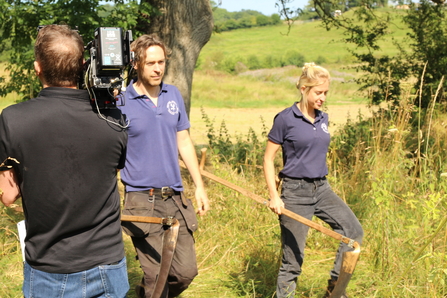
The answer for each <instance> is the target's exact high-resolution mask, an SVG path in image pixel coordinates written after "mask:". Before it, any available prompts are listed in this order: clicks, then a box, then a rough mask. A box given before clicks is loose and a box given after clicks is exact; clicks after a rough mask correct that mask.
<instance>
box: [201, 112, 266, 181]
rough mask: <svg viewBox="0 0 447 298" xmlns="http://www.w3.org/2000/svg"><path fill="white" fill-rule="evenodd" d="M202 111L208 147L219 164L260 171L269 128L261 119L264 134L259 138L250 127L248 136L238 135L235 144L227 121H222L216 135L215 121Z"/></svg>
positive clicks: (242, 169)
mask: <svg viewBox="0 0 447 298" xmlns="http://www.w3.org/2000/svg"><path fill="white" fill-rule="evenodd" d="M201 111H202V119H203V121H205V123H206V127H207V131H208V133H207V137H208V145H209V148H210V149H211V152H212V155H213V156H216V157H217V160H218V162H220V163H221V162H226V163H228V164H230V165H231V166H232V167H233V168H235V169H237V170H238V172H240V171H246V170H249V171H255V172H257V171H260V169H262V167H261V165H262V163H263V158H264V150H265V145H266V140H267V139H266V136H267V127H266V126H265V121H264V119H263V118H262V117H261V125H262V133H261V136H258V135H257V134H256V132H255V131H254V130H253V129H252V128H251V127H250V128H249V131H248V134H247V135H246V136H245V137H243V136H242V135H237V136H236V140H235V141H234V142H233V141H232V138H231V137H230V135H229V134H228V129H227V128H226V125H225V121H222V123H221V126H220V128H219V132H218V133H216V131H215V129H214V123H213V121H212V120H211V119H210V118H209V117H208V115H206V114H205V111H204V109H203V108H202V109H201Z"/></svg>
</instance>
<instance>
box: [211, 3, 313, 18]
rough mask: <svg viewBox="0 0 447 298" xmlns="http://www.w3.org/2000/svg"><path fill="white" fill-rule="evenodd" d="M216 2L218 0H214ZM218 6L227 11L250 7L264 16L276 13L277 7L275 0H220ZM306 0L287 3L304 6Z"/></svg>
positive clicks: (298, 6)
mask: <svg viewBox="0 0 447 298" xmlns="http://www.w3.org/2000/svg"><path fill="white" fill-rule="evenodd" d="M214 1H215V2H216V3H218V2H219V0H214ZM221 2H222V4H221V5H220V6H219V7H220V8H225V9H226V10H228V11H241V10H242V9H251V10H256V11H259V12H261V13H262V14H264V15H266V16H270V15H272V14H274V13H278V8H276V7H275V2H276V1H275V0H221ZM308 2H309V1H308V0H294V1H293V2H291V3H290V4H289V5H290V7H291V8H295V9H297V8H304V6H305V5H306V4H307V3H308Z"/></svg>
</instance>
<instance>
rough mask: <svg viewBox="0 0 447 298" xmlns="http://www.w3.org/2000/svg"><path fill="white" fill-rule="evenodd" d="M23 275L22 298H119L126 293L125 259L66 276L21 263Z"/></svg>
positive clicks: (127, 285)
mask: <svg viewBox="0 0 447 298" xmlns="http://www.w3.org/2000/svg"><path fill="white" fill-rule="evenodd" d="M24 275H25V280H24V282H23V295H24V297H25V298H62V297H63V298H88V297H107V298H122V297H126V294H127V292H128V291H129V282H128V279H127V266H126V258H125V257H124V258H123V259H122V260H121V261H120V262H119V263H118V264H113V265H101V266H98V267H95V268H92V269H89V270H85V271H81V272H76V273H70V274H60V273H47V272H43V271H40V270H37V269H34V268H33V267H31V266H30V265H29V264H28V263H26V262H25V268H24Z"/></svg>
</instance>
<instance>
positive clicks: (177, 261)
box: [126, 192, 198, 298]
mask: <svg viewBox="0 0 447 298" xmlns="http://www.w3.org/2000/svg"><path fill="white" fill-rule="evenodd" d="M133 194H134V193H132V192H130V193H127V194H126V200H128V199H129V196H132V195H133ZM138 196H139V197H141V196H142V194H141V193H138ZM146 196H147V200H145V201H147V202H149V203H148V205H149V208H148V210H149V211H148V213H147V214H146V216H151V217H169V216H172V217H174V218H176V219H177V220H178V221H179V223H180V227H179V235H178V239H177V246H176V248H175V252H174V258H173V260H172V264H171V268H170V271H169V276H168V280H167V283H166V285H165V288H164V291H163V294H162V295H161V297H163V298H164V297H177V296H179V295H180V294H181V293H182V292H183V291H184V290H186V289H187V288H188V286H189V285H190V284H191V282H192V280H193V279H194V277H195V276H196V275H197V273H198V271H197V262H196V253H195V248H194V238H193V230H195V229H196V228H197V219H196V217H195V213H194V207H193V206H192V203H191V201H190V200H186V201H187V202H188V206H183V204H182V200H181V197H180V195H174V196H172V197H169V198H166V199H161V198H157V197H156V198H155V199H153V198H152V197H150V196H149V194H146ZM140 201H141V200H140ZM133 215H137V214H133ZM138 215H141V214H138ZM185 215H186V216H185ZM185 218H188V222H186V221H185ZM188 226H189V227H190V228H188ZM166 228H167V227H164V226H162V225H159V224H149V226H148V230H147V231H148V233H147V234H146V235H145V236H144V237H132V242H133V245H134V247H135V250H136V252H137V257H138V260H139V261H140V265H141V268H142V269H143V273H144V275H143V279H142V288H143V289H144V297H146V298H149V297H151V296H152V292H153V290H154V287H155V281H156V279H157V275H158V273H159V271H160V260H161V253H162V248H163V234H164V232H165V229H166ZM191 228H192V229H191ZM139 294H140V295H142V294H143V293H141V292H140V293H139Z"/></svg>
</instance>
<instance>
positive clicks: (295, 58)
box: [281, 50, 306, 67]
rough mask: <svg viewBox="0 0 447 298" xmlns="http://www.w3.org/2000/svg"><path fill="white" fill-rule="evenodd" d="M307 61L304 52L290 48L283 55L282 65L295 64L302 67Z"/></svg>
mask: <svg viewBox="0 0 447 298" xmlns="http://www.w3.org/2000/svg"><path fill="white" fill-rule="evenodd" d="M305 62H306V59H305V58H304V56H303V55H302V54H300V53H299V52H298V51H296V50H288V51H287V52H286V53H285V54H284V56H283V57H282V61H281V66H287V65H295V66H298V67H301V66H303V65H304V63H305Z"/></svg>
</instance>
